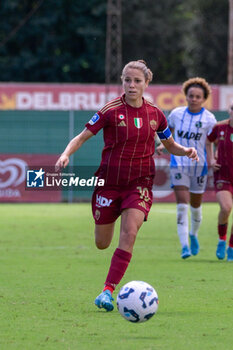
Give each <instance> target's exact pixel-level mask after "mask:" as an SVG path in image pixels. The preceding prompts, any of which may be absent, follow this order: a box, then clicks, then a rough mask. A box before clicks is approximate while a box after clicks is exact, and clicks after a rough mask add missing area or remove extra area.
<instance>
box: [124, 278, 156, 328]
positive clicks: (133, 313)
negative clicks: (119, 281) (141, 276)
mask: <svg viewBox="0 0 233 350" xmlns="http://www.w3.org/2000/svg"><path fill="white" fill-rule="evenodd" d="M158 304H159V299H158V294H157V292H156V291H155V289H154V288H153V287H152V286H151V285H150V284H148V283H146V282H143V281H131V282H128V283H126V284H125V285H124V286H123V287H122V288H121V290H120V291H119V293H118V295H117V308H118V311H119V312H120V314H121V316H123V317H124V318H125V319H126V320H127V321H130V322H138V323H139V322H145V321H148V320H149V319H150V318H151V317H152V316H153V315H154V314H155V313H156V312H157V310H158Z"/></svg>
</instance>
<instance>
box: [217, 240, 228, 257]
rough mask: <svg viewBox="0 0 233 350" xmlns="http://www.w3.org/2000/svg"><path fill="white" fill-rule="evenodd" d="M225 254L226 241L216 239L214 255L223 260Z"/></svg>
mask: <svg viewBox="0 0 233 350" xmlns="http://www.w3.org/2000/svg"><path fill="white" fill-rule="evenodd" d="M225 254H226V241H224V240H222V239H220V240H219V241H218V245H217V250H216V256H217V258H218V259H219V260H223V259H224V258H225Z"/></svg>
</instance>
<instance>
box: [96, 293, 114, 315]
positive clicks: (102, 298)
mask: <svg viewBox="0 0 233 350" xmlns="http://www.w3.org/2000/svg"><path fill="white" fill-rule="evenodd" d="M112 300H114V299H113V297H112V294H111V292H110V291H109V290H105V291H104V292H102V293H101V294H100V295H98V297H97V298H96V299H95V305H96V306H97V307H98V308H99V309H102V308H103V309H105V310H106V311H112V310H113V309H114V306H113V303H112Z"/></svg>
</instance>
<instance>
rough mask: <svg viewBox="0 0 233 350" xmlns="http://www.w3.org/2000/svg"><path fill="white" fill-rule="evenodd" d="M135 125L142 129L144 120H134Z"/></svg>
mask: <svg viewBox="0 0 233 350" xmlns="http://www.w3.org/2000/svg"><path fill="white" fill-rule="evenodd" d="M134 125H135V126H136V128H138V129H140V128H141V127H142V118H134Z"/></svg>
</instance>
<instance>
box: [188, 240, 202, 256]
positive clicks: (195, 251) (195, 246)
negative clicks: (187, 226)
mask: <svg viewBox="0 0 233 350" xmlns="http://www.w3.org/2000/svg"><path fill="white" fill-rule="evenodd" d="M189 237H190V249H191V253H192V255H197V254H198V253H199V250H200V246H199V242H198V238H197V236H194V235H189Z"/></svg>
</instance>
